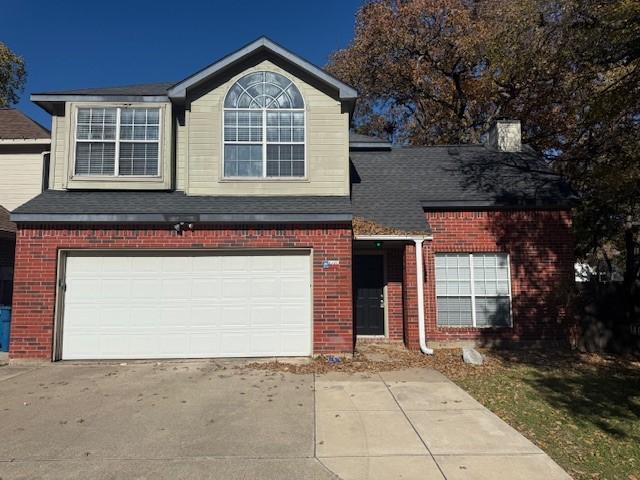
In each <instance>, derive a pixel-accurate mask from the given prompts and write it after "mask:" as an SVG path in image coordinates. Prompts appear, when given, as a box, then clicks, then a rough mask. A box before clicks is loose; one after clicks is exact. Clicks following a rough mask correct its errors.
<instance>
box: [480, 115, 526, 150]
mask: <svg viewBox="0 0 640 480" xmlns="http://www.w3.org/2000/svg"><path fill="white" fill-rule="evenodd" d="M487 145H488V146H489V148H492V149H494V150H498V151H500V152H519V151H520V150H522V134H521V132H520V120H497V121H496V122H495V123H494V124H493V126H492V127H491V130H489V139H488V141H487Z"/></svg>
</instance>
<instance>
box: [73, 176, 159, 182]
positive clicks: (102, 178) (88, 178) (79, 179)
mask: <svg viewBox="0 0 640 480" xmlns="http://www.w3.org/2000/svg"><path fill="white" fill-rule="evenodd" d="M163 180H164V179H163V177H161V176H159V175H157V176H150V175H120V176H117V177H116V176H113V175H86V176H85V175H74V176H73V177H70V178H69V183H74V182H162V181H163Z"/></svg>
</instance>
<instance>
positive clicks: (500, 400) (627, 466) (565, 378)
mask: <svg viewBox="0 0 640 480" xmlns="http://www.w3.org/2000/svg"><path fill="white" fill-rule="evenodd" d="M485 353H486V354H487V356H488V360H489V362H488V365H487V367H479V368H476V369H475V370H473V371H469V370H468V369H460V370H458V371H457V372H449V376H450V377H451V378H452V380H454V381H455V382H456V383H458V384H459V385H460V386H462V387H463V388H464V389H465V390H467V391H468V392H469V393H470V394H471V395H473V396H474V397H475V398H476V399H477V400H478V401H480V402H481V403H483V404H484V405H485V406H486V407H487V408H489V409H490V410H492V411H493V412H495V413H496V414H497V415H498V416H500V417H501V418H502V419H504V420H505V421H506V422H508V423H509V424H511V425H512V426H513V427H514V428H516V429H517V430H519V431H520V432H521V433H523V434H524V435H525V436H527V437H528V438H529V439H530V440H532V441H533V442H535V443H536V444H537V445H538V446H539V447H541V448H542V449H543V450H544V451H545V452H547V453H548V454H549V455H550V456H551V457H552V458H553V459H554V460H555V461H556V462H558V464H560V465H561V466H562V467H563V468H564V469H565V470H567V472H569V474H570V475H572V476H573V477H574V478H575V479H578V480H582V479H598V480H604V479H608V480H640V363H639V362H637V361H632V360H622V359H619V358H614V357H603V356H597V355H578V354H561V353H553V354H548V353H531V352H528V353H526V354H522V353H521V354H518V353H513V352H509V353H502V354H500V353H496V352H485ZM451 373H453V375H452V374H451Z"/></svg>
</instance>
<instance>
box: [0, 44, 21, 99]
mask: <svg viewBox="0 0 640 480" xmlns="http://www.w3.org/2000/svg"><path fill="white" fill-rule="evenodd" d="M26 77H27V71H26V69H25V66H24V60H23V58H22V57H20V56H18V55H16V54H15V53H13V52H12V51H11V49H10V48H9V47H8V46H7V45H5V44H4V43H2V42H0V108H3V107H10V106H11V105H14V104H16V103H18V100H19V99H20V93H22V90H23V89H24V84H25V81H26Z"/></svg>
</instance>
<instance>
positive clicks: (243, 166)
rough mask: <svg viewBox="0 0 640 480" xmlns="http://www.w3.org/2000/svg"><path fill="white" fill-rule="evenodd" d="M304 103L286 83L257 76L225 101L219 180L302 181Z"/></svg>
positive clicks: (252, 75)
mask: <svg viewBox="0 0 640 480" xmlns="http://www.w3.org/2000/svg"><path fill="white" fill-rule="evenodd" d="M304 143H305V132H304V102H303V99H302V95H301V94H300V91H299V90H298V88H297V87H296V86H295V85H294V84H293V82H292V81H291V80H289V79H288V78H286V77H284V76H283V75H280V74H278V73H274V72H256V73H250V74H248V75H245V76H244V77H242V78H241V79H240V80H238V81H237V82H236V83H235V84H234V85H233V87H231V89H230V90H229V92H228V93H227V96H226V98H225V101H224V176H225V177H227V178H233V177H247V178H251V177H253V178H264V177H268V178H277V177H287V178H289V177H304V176H305V175H306V172H305V170H306V169H305V148H304V147H305V145H304Z"/></svg>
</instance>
